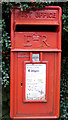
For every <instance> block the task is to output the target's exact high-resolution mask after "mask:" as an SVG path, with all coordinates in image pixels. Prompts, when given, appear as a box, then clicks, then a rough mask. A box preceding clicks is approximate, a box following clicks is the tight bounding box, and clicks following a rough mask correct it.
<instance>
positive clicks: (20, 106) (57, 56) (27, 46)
mask: <svg viewBox="0 0 68 120" xmlns="http://www.w3.org/2000/svg"><path fill="white" fill-rule="evenodd" d="M61 17H62V10H61V8H60V7H59V6H47V7H46V8H45V9H37V10H32V11H26V12H25V11H24V12H23V13H22V12H21V11H20V9H19V8H17V7H15V8H14V9H13V10H12V13H11V44H12V45H11V47H12V49H11V60H10V65H11V66H10V117H11V118H12V119H19V120H20V119H22V120H24V119H30V120H32V119H35V120H37V119H56V118H58V117H59V106H60V73H61ZM35 25H36V26H35ZM38 25H39V28H40V31H39V29H37V30H36V28H37V27H38ZM43 25H44V26H43ZM27 26H28V27H29V29H28V30H27ZM31 26H32V28H31V29H30V27H31ZM34 26H35V28H34ZM41 26H43V27H44V30H43V29H42V30H41ZM17 27H18V29H17ZM21 27H23V29H22V30H21ZM25 28H26V29H25ZM33 28H34V30H33ZM33 54H39V56H40V58H39V61H32V55H33ZM27 63H28V64H30V63H31V64H41V63H42V64H46V99H45V100H33V101H32V100H25V84H26V82H25V79H26V78H25V75H26V68H25V66H26V64H27ZM42 77H43V76H42Z"/></svg>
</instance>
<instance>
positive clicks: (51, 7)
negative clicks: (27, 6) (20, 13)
mask: <svg viewBox="0 0 68 120" xmlns="http://www.w3.org/2000/svg"><path fill="white" fill-rule="evenodd" d="M17 7H19V5H16V6H14V7H13V10H14V9H20V8H17ZM38 9H39V10H43V9H59V10H62V8H61V7H60V6H45V8H42V9H41V8H34V9H33V10H38Z"/></svg>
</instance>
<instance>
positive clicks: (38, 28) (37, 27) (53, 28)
mask: <svg viewBox="0 0 68 120" xmlns="http://www.w3.org/2000/svg"><path fill="white" fill-rule="evenodd" d="M15 28H16V30H15V31H16V32H24V31H25V32H27V31H52V32H56V29H57V28H58V26H57V25H16V27H15Z"/></svg>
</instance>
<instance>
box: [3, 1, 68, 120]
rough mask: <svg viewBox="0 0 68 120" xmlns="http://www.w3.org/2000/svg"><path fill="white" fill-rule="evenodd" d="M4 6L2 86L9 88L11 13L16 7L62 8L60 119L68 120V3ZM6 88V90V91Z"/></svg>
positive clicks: (26, 8) (9, 3)
mask: <svg viewBox="0 0 68 120" xmlns="http://www.w3.org/2000/svg"><path fill="white" fill-rule="evenodd" d="M1 4H2V12H3V13H2V14H3V18H2V53H3V55H2V56H3V58H2V66H3V69H2V73H3V80H2V84H3V86H4V87H6V86H7V87H6V88H8V85H9V81H10V79H9V78H10V49H11V41H10V11H12V8H13V7H14V6H15V5H18V8H21V12H23V11H26V10H32V9H37V8H41V9H43V8H44V7H45V6H47V5H55V6H56V5H58V6H60V7H61V8H62V68H61V91H60V118H59V120H67V118H68V113H67V112H68V103H67V102H68V97H67V94H68V52H67V48H68V2H66V3H60V2H57V3H54V2H41V3H40V2H28V3H25V2H22V3H20V2H13V3H11V2H6V3H5V2H3V3H2V2H1ZM6 88H4V89H6ZM5 101H7V100H6V98H5Z"/></svg>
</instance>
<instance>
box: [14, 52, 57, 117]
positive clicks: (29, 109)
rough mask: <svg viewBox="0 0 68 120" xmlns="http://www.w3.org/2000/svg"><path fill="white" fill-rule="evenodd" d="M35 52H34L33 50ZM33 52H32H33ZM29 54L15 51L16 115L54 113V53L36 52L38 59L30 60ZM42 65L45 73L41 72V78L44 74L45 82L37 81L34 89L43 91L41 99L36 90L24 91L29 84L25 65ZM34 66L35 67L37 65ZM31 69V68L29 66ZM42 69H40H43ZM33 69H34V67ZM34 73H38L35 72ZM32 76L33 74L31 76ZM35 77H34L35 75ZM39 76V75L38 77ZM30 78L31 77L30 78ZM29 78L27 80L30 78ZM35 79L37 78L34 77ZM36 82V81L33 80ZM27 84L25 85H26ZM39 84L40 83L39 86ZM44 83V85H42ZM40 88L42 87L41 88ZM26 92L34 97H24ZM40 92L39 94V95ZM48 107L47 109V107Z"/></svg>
mask: <svg viewBox="0 0 68 120" xmlns="http://www.w3.org/2000/svg"><path fill="white" fill-rule="evenodd" d="M35 53H36V52H35ZM35 53H34V54H35ZM31 54H32V55H33V53H31V52H18V53H16V55H15V57H16V59H15V60H16V61H15V103H16V104H15V112H16V116H17V115H18V116H19V115H22V116H26V117H27V116H32V115H34V116H40V115H41V116H43V115H50V114H51V115H54V114H55V113H54V106H55V102H54V99H55V96H54V92H55V89H54V87H55V79H56V78H55V72H56V71H55V67H56V65H55V62H56V56H55V53H46V52H44V53H41V54H40V52H38V53H36V54H38V55H39V57H41V58H39V61H31V60H30V59H31V58H30V56H31ZM33 64H34V65H38V66H39V65H41V66H42V65H43V66H45V67H43V66H42V68H43V69H46V70H45V73H44V75H43V73H42V75H41V76H42V80H44V79H43V77H44V76H46V77H45V82H44V81H42V82H44V83H43V84H40V82H39V81H38V85H36V89H38V91H40V90H41V91H40V92H41V94H43V91H42V90H44V93H45V97H44V98H43V99H38V98H37V95H38V93H37V92H36V93H35V94H37V95H34V91H33V93H32V90H30V91H27V92H26V86H27V85H28V84H30V82H27V83H26V75H27V74H28V73H27V74H26V72H27V67H29V68H30V67H32V66H30V65H33ZM38 66H35V67H38ZM31 69H32V68H31ZM43 69H42V71H44V70H43ZM34 70H35V69H34ZM32 75H33V74H32ZM36 75H39V74H37V73H36ZM30 77H31V76H30ZM33 77H34V76H33ZM35 78H36V77H35ZM38 78H39V77H38ZM30 79H31V78H30ZM30 79H29V80H30ZM36 80H37V79H36ZM35 83H37V82H35ZM35 83H31V84H34V85H31V84H30V85H29V86H30V87H33V86H35ZM26 84H27V85H26ZM39 84H40V85H41V86H40V87H39ZM44 84H45V85H44ZM42 85H43V87H44V86H45V89H43V87H42ZM41 88H42V89H41ZM26 93H28V94H29V93H31V94H33V95H31V97H32V96H33V97H34V96H35V97H36V99H37V100H36V99H33V100H32V99H30V98H29V99H26ZM41 94H40V95H41ZM47 108H48V109H47Z"/></svg>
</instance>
